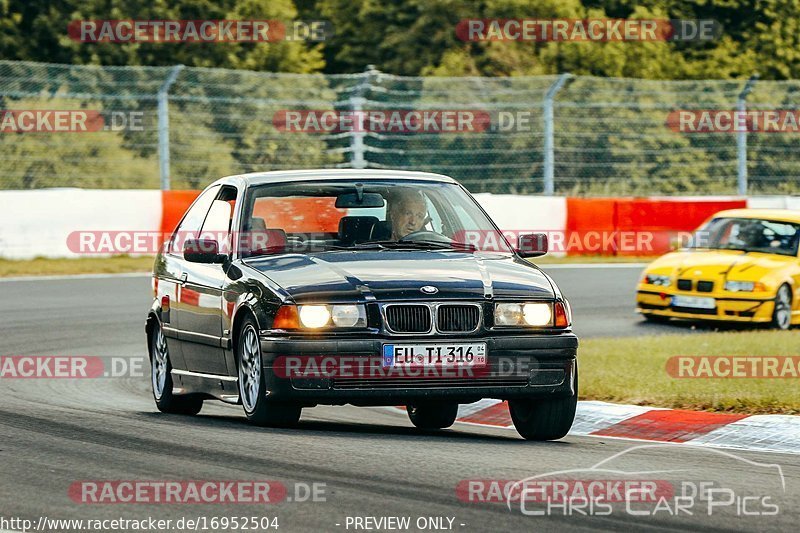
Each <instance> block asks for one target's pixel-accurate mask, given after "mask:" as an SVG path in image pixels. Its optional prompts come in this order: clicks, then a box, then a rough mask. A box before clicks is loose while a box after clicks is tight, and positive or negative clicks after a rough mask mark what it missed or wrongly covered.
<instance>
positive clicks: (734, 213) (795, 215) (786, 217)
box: [713, 209, 800, 223]
mask: <svg viewBox="0 0 800 533" xmlns="http://www.w3.org/2000/svg"><path fill="white" fill-rule="evenodd" d="M721 217H726V218H728V217H729V218H760V219H765V220H777V221H780V222H795V223H800V211H797V210H793V209H728V210H725V211H720V212H719V213H715V214H714V216H713V218H721Z"/></svg>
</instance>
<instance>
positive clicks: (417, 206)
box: [386, 188, 428, 241]
mask: <svg viewBox="0 0 800 533" xmlns="http://www.w3.org/2000/svg"><path fill="white" fill-rule="evenodd" d="M386 215H387V216H386V218H387V219H388V221H389V223H390V224H391V227H392V240H393V241H399V240H400V239H402V238H403V237H405V236H406V235H409V234H411V233H414V232H415V231H420V230H421V229H422V227H423V226H424V225H425V223H426V222H427V221H428V208H427V206H426V204H425V197H424V196H422V193H421V192H420V191H419V190H417V189H409V188H404V189H399V190H398V191H397V192H396V193H395V195H394V196H393V197H392V200H391V202H390V203H389V206H388V209H387V213H386Z"/></svg>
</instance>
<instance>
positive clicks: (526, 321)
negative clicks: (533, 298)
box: [494, 302, 553, 326]
mask: <svg viewBox="0 0 800 533" xmlns="http://www.w3.org/2000/svg"><path fill="white" fill-rule="evenodd" d="M552 322H553V308H552V304H550V303H544V302H535V303H534V302H531V303H500V304H495V306H494V325H495V326H549V325H551V324H552Z"/></svg>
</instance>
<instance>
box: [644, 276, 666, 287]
mask: <svg viewBox="0 0 800 533" xmlns="http://www.w3.org/2000/svg"><path fill="white" fill-rule="evenodd" d="M644 282H645V283H647V284H649V285H658V286H660V287H669V285H670V281H669V276H660V275H658V274H645V276H644Z"/></svg>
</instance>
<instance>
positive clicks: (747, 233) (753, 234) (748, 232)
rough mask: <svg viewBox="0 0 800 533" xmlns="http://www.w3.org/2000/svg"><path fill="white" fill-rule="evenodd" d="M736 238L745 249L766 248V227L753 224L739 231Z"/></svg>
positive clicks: (756, 223)
mask: <svg viewBox="0 0 800 533" xmlns="http://www.w3.org/2000/svg"><path fill="white" fill-rule="evenodd" d="M736 238H737V239H738V240H739V241H740V242H741V244H742V245H743V246H745V247H750V248H761V247H763V246H764V240H765V237H764V227H763V226H762V225H761V224H760V223H758V222H751V223H749V224H747V225H745V226H743V227H742V228H741V229H740V230H739V234H738V235H737V236H736Z"/></svg>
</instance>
